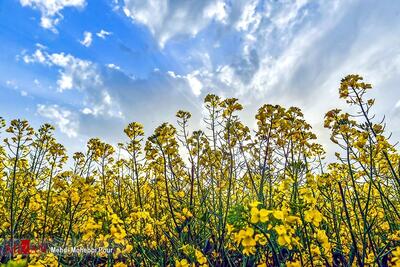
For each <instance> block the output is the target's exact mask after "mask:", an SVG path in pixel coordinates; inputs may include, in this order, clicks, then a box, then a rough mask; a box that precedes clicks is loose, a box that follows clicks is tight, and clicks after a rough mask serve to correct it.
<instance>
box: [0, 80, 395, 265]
mask: <svg viewBox="0 0 400 267" xmlns="http://www.w3.org/2000/svg"><path fill="white" fill-rule="evenodd" d="M371 88H372V86H371V85H370V84H367V83H365V82H363V79H362V77H360V76H358V75H348V76H346V77H345V78H344V79H342V81H341V84H340V88H339V95H340V98H343V99H344V100H346V102H347V103H348V105H350V106H351V110H353V112H354V113H352V114H349V113H346V112H345V111H342V110H338V109H334V110H331V111H329V112H327V113H326V115H325V124H324V126H325V127H326V128H327V129H329V130H330V131H331V141H332V142H333V143H335V144H336V147H337V153H336V160H335V161H334V162H331V163H328V162H327V160H326V159H325V152H324V150H323V148H322V146H321V145H319V144H318V143H317V142H316V135H315V134H314V133H313V132H312V131H311V126H310V125H309V124H308V123H307V122H306V121H305V120H304V118H303V114H302V112H301V110H300V109H299V108H296V107H290V108H288V109H286V108H284V107H281V106H278V105H270V104H266V105H263V106H262V107H260V108H259V110H258V112H257V114H256V116H255V119H256V122H257V127H256V129H254V130H251V129H250V128H249V127H247V126H246V125H244V124H243V123H242V122H241V120H240V117H239V113H240V111H241V110H242V109H243V107H242V105H241V104H240V103H239V102H238V100H237V99H235V98H227V99H221V98H220V97H218V96H216V95H211V94H210V95H207V96H206V97H205V100H204V107H205V109H206V111H207V115H206V116H205V118H204V122H205V124H206V125H207V127H206V129H205V130H204V131H191V130H190V129H191V126H190V118H191V115H190V113H189V112H186V111H179V112H178V113H177V115H176V116H177V123H176V124H175V126H174V125H172V124H169V123H164V124H162V125H160V126H159V127H158V128H156V129H155V131H154V133H153V134H152V135H150V136H149V137H148V138H145V133H144V130H143V126H142V125H141V124H140V123H137V122H133V123H130V124H129V125H128V126H127V127H126V128H125V130H124V132H125V134H126V140H125V141H124V142H122V143H120V144H118V146H115V147H114V146H111V145H109V144H107V143H104V142H103V141H101V140H99V139H97V138H93V139H90V140H89V142H88V143H87V149H86V150H85V151H82V152H77V153H75V154H73V156H72V159H70V161H71V162H72V163H71V164H69V165H68V164H67V161H68V156H67V152H66V150H65V148H64V146H63V145H61V144H59V143H58V142H57V140H56V139H55V138H54V135H53V132H54V127H53V126H51V125H49V124H45V125H43V126H41V127H40V128H39V129H38V130H34V129H33V128H32V127H31V126H30V125H29V123H28V122H27V121H25V120H13V121H11V122H10V123H9V124H6V122H5V121H4V120H3V119H0V135H1V136H2V138H3V139H4V140H3V143H2V144H1V145H0V192H1V195H0V241H1V242H2V243H3V242H11V244H12V242H14V240H20V239H32V240H41V241H43V242H52V241H53V240H58V242H59V245H60V248H66V247H74V248H75V247H76V248H79V247H92V248H94V247H102V248H110V251H112V253H106V252H105V251H102V252H100V253H97V254H95V255H93V254H90V255H84V254H79V253H63V254H53V253H51V251H50V252H47V253H40V252H39V251H31V252H30V253H29V254H28V255H22V254H21V253H18V251H13V250H12V251H10V252H9V253H7V254H4V255H1V257H0V260H1V262H2V264H4V265H5V266H119V267H122V266H176V267H187V266H202V267H206V266H258V267H263V266H264V267H265V266H288V267H290V266H332V267H333V266H400V155H399V153H398V151H397V150H396V148H395V146H394V145H393V144H391V143H390V140H389V138H388V137H389V136H390V135H389V134H388V133H386V132H385V130H386V129H385V124H384V122H383V121H381V122H379V121H378V122H376V118H375V117H374V114H373V113H372V109H373V105H374V100H373V99H366V98H367V94H368V91H369V90H370V89H371Z"/></svg>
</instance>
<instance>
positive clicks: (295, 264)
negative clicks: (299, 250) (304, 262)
mask: <svg viewBox="0 0 400 267" xmlns="http://www.w3.org/2000/svg"><path fill="white" fill-rule="evenodd" d="M286 267H301V263H300V262H299V261H291V262H287V263H286Z"/></svg>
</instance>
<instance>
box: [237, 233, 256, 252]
mask: <svg viewBox="0 0 400 267" xmlns="http://www.w3.org/2000/svg"><path fill="white" fill-rule="evenodd" d="M253 236H254V229H253V228H251V227H247V228H246V230H240V231H239V233H237V234H236V235H235V242H236V243H237V244H242V246H243V254H245V255H250V254H254V253H255V252H256V248H255V246H256V245H257V243H256V240H255V239H254V238H253Z"/></svg>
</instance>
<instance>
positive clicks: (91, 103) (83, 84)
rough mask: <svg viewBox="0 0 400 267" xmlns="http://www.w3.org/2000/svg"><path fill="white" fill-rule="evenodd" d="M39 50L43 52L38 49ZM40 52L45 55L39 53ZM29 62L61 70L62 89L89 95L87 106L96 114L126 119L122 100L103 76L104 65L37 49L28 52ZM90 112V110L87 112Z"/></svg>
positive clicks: (86, 97)
mask: <svg viewBox="0 0 400 267" xmlns="http://www.w3.org/2000/svg"><path fill="white" fill-rule="evenodd" d="M38 51H39V52H38ZM38 54H40V55H41V57H37V56H36V55H38ZM25 57H26V58H27V60H25V62H26V63H40V64H43V65H46V66H51V67H55V68H57V69H58V70H59V76H58V79H57V86H58V91H59V92H63V91H65V90H77V91H78V92H80V93H83V94H84V95H85V98H84V102H83V103H82V104H83V105H85V106H87V107H88V109H87V110H91V112H90V114H92V115H94V116H109V117H117V118H122V117H123V114H122V113H121V112H120V110H119V106H118V103H115V101H114V99H113V98H112V96H111V95H110V93H109V88H107V86H106V85H105V84H104V82H103V79H102V73H101V72H102V70H101V68H100V67H99V66H98V65H97V64H95V63H93V62H91V61H88V60H83V59H79V58H76V57H74V56H72V55H70V54H64V53H53V54H49V53H47V52H43V51H40V50H36V51H35V53H34V54H33V55H31V56H29V55H25ZM87 114H89V112H87Z"/></svg>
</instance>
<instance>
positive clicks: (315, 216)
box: [304, 209, 323, 227]
mask: <svg viewBox="0 0 400 267" xmlns="http://www.w3.org/2000/svg"><path fill="white" fill-rule="evenodd" d="M322 219H323V218H322V214H321V213H320V212H319V211H318V210H315V209H313V210H307V211H305V212H304V220H305V221H306V222H309V223H312V224H314V225H315V226H317V227H318V226H319V224H320V223H321V222H322Z"/></svg>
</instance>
